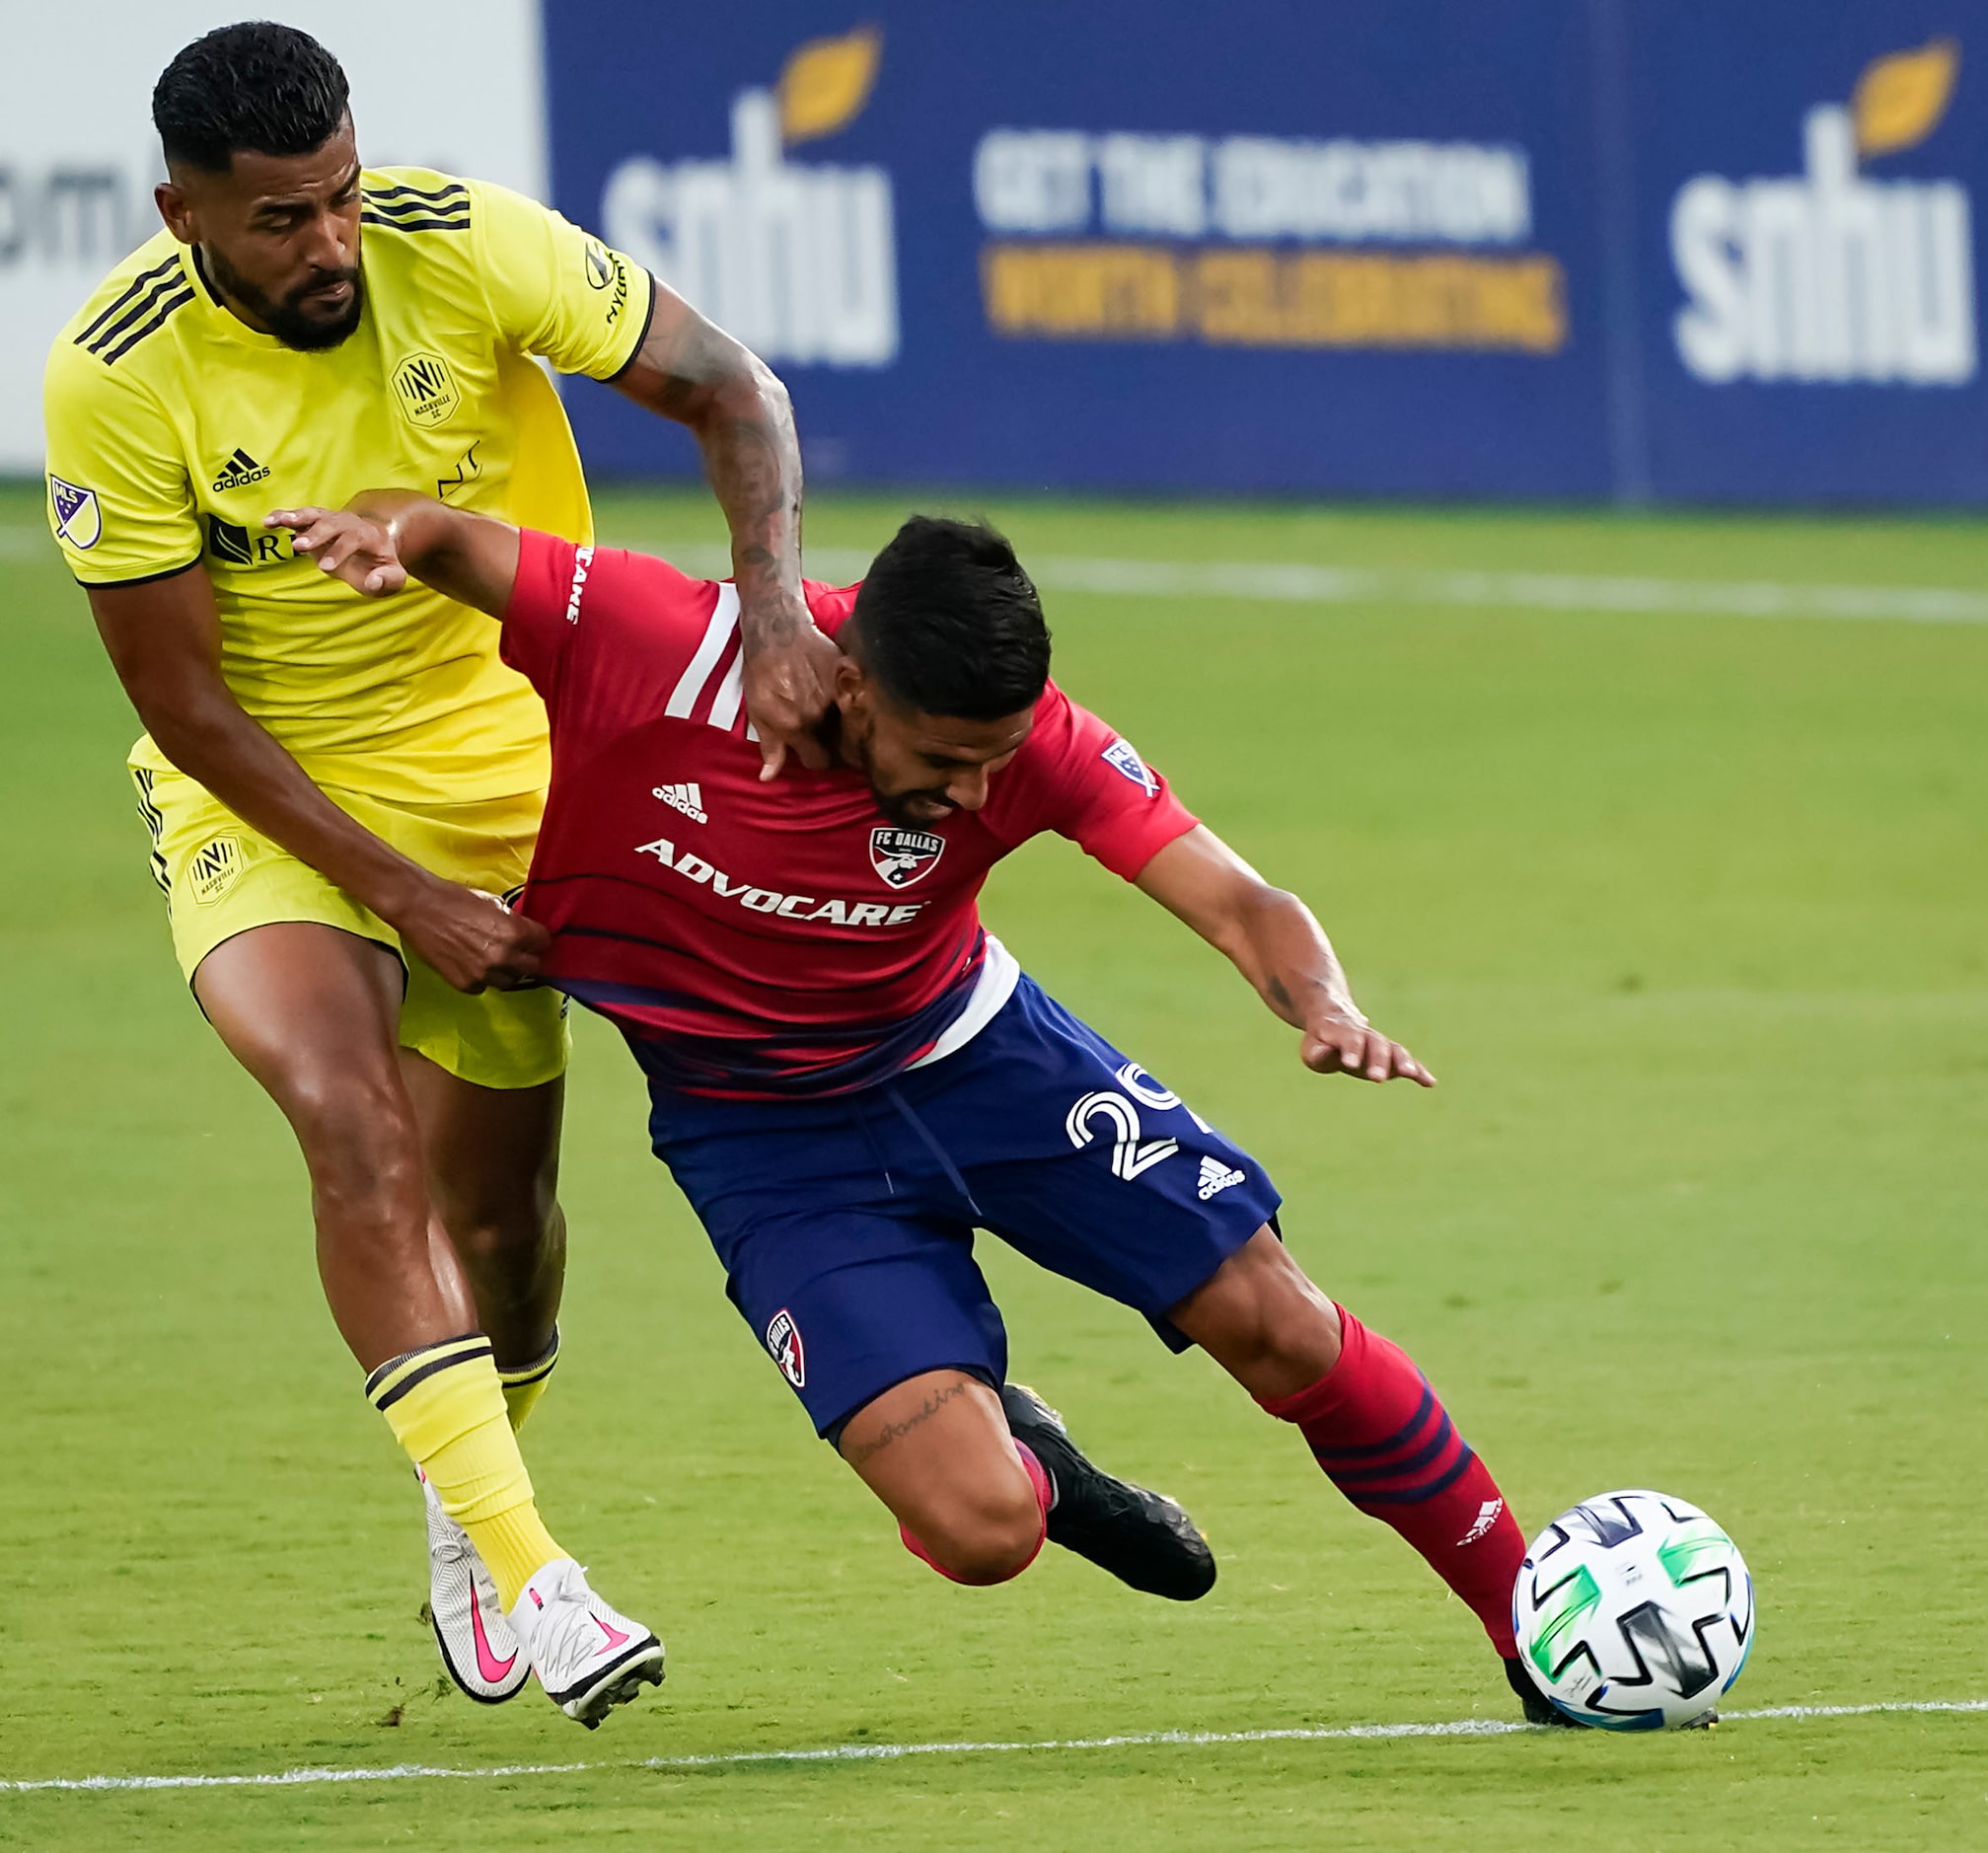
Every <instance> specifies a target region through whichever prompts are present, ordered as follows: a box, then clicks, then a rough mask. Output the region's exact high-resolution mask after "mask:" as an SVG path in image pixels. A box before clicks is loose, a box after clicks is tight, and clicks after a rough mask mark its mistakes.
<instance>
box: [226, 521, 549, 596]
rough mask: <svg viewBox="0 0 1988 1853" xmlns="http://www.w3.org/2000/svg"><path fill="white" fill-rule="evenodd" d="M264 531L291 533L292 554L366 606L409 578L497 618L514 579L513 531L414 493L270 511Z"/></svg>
mask: <svg viewBox="0 0 1988 1853" xmlns="http://www.w3.org/2000/svg"><path fill="white" fill-rule="evenodd" d="M262 525H263V527H265V528H289V529H291V530H293V532H294V535H295V538H294V539H293V540H292V541H291V543H290V545H291V548H292V550H293V551H294V552H296V553H299V554H305V555H308V556H311V557H313V558H315V559H316V560H317V562H318V569H319V570H320V571H321V572H329V573H331V574H333V575H335V576H336V577H337V578H340V579H342V580H344V582H345V583H346V584H347V585H349V586H350V587H351V588H352V590H353V591H355V592H363V593H364V594H365V595H366V596H367V597H368V598H387V597H390V596H391V595H392V594H393V593H396V592H398V591H400V590H401V589H402V588H403V587H404V586H405V584H406V583H407V577H408V575H409V574H410V573H411V574H412V575H413V576H414V577H415V578H416V579H418V580H420V582H421V583H422V584H423V585H428V586H433V587H434V589H435V590H436V591H437V592H440V593H442V594H443V595H444V596H445V597H448V598H452V599H454V600H455V601H456V602H457V603H458V604H460V605H470V606H473V607H475V609H476V610H478V611H479V612H486V613H488V614H489V616H490V617H492V618H501V617H503V615H504V608H505V606H507V605H508V604H509V603H510V602H511V587H512V586H513V585H514V584H515V583H516V582H517V577H518V531H517V529H516V528H514V527H513V526H512V525H511V524H510V523H509V522H508V521H498V520H496V519H494V518H493V517H492V516H489V515H474V514H472V513H470V511H469V510H468V509H466V508H451V507H450V506H449V504H448V503H447V502H438V501H437V500H436V499H435V498H434V497H433V496H432V495H423V494H421V493H420V492H419V491H418V490H415V489H361V490H360V491H359V493H358V494H356V495H355V496H353V497H352V499H351V500H350V501H349V502H347V503H346V504H345V505H344V507H343V508H276V509H271V510H270V512H269V513H268V514H267V515H265V516H264V517H263V520H262Z"/></svg>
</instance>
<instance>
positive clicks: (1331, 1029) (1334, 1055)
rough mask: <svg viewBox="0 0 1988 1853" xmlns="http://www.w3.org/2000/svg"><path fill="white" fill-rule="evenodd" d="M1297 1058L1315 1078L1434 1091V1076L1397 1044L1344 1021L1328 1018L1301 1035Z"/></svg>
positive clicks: (1346, 1019) (1376, 1032)
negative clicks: (1397, 1083)
mask: <svg viewBox="0 0 1988 1853" xmlns="http://www.w3.org/2000/svg"><path fill="white" fill-rule="evenodd" d="M1298 1055H1299V1058H1300V1059H1301V1060H1302V1061H1303V1063H1304V1065H1305V1067H1306V1068H1308V1069H1310V1070H1311V1071H1312V1073H1313V1074H1315V1075H1352V1076H1353V1077H1354V1079H1355V1080H1369V1081H1386V1080H1412V1081H1414V1082H1415V1083H1416V1084H1417V1085H1418V1086H1422V1087H1434V1086H1435V1085H1436V1076H1435V1075H1432V1074H1431V1073H1430V1072H1429V1071H1428V1070H1427V1069H1426V1068H1424V1067H1423V1066H1422V1064H1421V1063H1420V1062H1418V1061H1417V1060H1416V1059H1415V1057H1414V1056H1412V1055H1410V1054H1409V1052H1408V1051H1407V1050H1406V1049H1404V1048H1403V1047H1402V1046H1401V1044H1400V1043H1398V1042H1390V1041H1389V1040H1388V1039H1387V1038H1386V1037H1385V1036H1383V1035H1382V1034H1381V1033H1380V1031H1379V1030H1377V1029H1369V1028H1367V1026H1366V1025H1365V1024H1364V1023H1356V1022H1353V1021H1351V1020H1350V1019H1348V1018H1344V1017H1329V1018H1327V1019H1326V1020H1324V1021H1322V1022H1318V1023H1314V1024H1312V1025H1311V1026H1310V1027H1309V1028H1308V1029H1306V1031H1305V1032H1304V1041H1303V1043H1302V1044H1301V1045H1300V1047H1299V1050H1298Z"/></svg>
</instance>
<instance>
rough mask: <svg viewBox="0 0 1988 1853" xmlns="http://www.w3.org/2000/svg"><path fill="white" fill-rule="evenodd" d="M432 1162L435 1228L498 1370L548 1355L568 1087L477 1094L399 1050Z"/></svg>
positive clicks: (561, 1244) (560, 1238)
mask: <svg viewBox="0 0 1988 1853" xmlns="http://www.w3.org/2000/svg"><path fill="white" fill-rule="evenodd" d="M401 1074H402V1077H403V1079H404V1080H405V1084H406V1089H407V1093H408V1095H409V1097H410V1098H411V1099H412V1101H413V1105H414V1113H415V1117H416V1118H417V1120H418V1121H419V1124H420V1136H421V1142H422V1148H423V1150H424V1153H425V1157H426V1163H427V1175H428V1188H429V1191H430V1194H431V1198H432V1202H433V1210H434V1218H435V1224H436V1226H437V1227H438V1228H439V1229H440V1231H441V1232H442V1233H443V1235H444V1236H445V1237H446V1240H447V1244H448V1245H450V1246H452V1247H453V1249H454V1252H455V1254H456V1256H457V1257H458V1258H459V1259H460V1260H461V1262H462V1265H463V1269H464V1271H465V1272H466V1273H467V1274H468V1276H469V1280H470V1286H471V1288H472V1290H473V1291H474V1293H475V1295H476V1302H477V1311H478V1313H479V1315H480V1317H479V1323H480V1325H481V1327H482V1329H483V1331H485V1332H486V1333H488V1334H489V1338H490V1343H491V1345H492V1346H493V1347H494V1349H495V1351H496V1359H497V1368H498V1369H499V1370H500V1371H502V1370H504V1369H506V1368H510V1367H515V1366H519V1365H525V1364H531V1363H534V1362H536V1361H537V1360H539V1359H541V1358H543V1357H545V1356H546V1354H547V1352H548V1351H549V1350H550V1349H551V1347H552V1332H553V1328H554V1326H555V1324H556V1322H557V1320H558V1316H559V1293H560V1289H561V1288H562V1287H563V1285H564V1283H565V1274H566V1219H565V1213H564V1212H563V1211H562V1210H561V1209H560V1208H559V1203H558V1197H557V1195H556V1192H557V1189H558V1181H559V1126H560V1120H561V1117H562V1115H563V1113H564V1109H565V1082H564V1081H563V1080H554V1081H548V1082H547V1083H546V1084H545V1085H544V1086H542V1087H517V1088H504V1087H479V1086H478V1085H477V1084H476V1083H475V1082H473V1081H466V1080H462V1079H459V1078H458V1077H457V1076H456V1075H450V1074H448V1073H447V1072H446V1071H444V1070H442V1069H440V1068H437V1067H436V1066H435V1064H434V1063H432V1062H430V1061H427V1060H426V1059H425V1058H423V1057H421V1056H418V1055H416V1054H414V1053H413V1051H412V1050H408V1049H403V1050H402V1051H401Z"/></svg>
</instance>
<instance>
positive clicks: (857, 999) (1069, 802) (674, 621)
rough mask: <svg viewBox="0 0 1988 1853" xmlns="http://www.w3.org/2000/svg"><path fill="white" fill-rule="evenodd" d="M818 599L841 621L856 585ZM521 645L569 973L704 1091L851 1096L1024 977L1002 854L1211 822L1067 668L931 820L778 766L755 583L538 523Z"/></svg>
mask: <svg viewBox="0 0 1988 1853" xmlns="http://www.w3.org/2000/svg"><path fill="white" fill-rule="evenodd" d="M806 595H807V601H808V608H809V610H810V611H812V612H813V614H814V617H815V622H816V623H817V624H818V625H820V626H821V628H822V629H823V630H826V631H828V632H829V633H830V634H834V632H835V631H836V630H838V629H840V627H841V626H842V624H843V622H844V621H845V620H846V619H847V616H848V614H849V612H850V610H851V609H852V607H853V605H854V603H855V591H854V588H853V587H850V588H847V589H844V590H835V589H832V588H830V587H827V586H822V585H815V584H813V583H810V584H809V585H808V586H807V587H806ZM503 649H504V657H505V660H506V661H508V662H510V663H511V664H513V665H514V666H515V667H517V668H518V669H520V670H522V671H523V672H524V673H525V675H526V676H527V677H529V678H530V680H531V682H532V685H533V686H534V687H535V688H536V689H537V690H538V691H539V693H540V694H541V695H542V696H544V697H545V701H546V706H547V710H548V712H549V714H550V715H551V719H552V794H551V797H550V799H549V801H548V805H547V810H546V820H545V824H544V826H543V828H542V830H541V832H540V837H539V847H538V853H537V856H536V858H535V859H534V861H533V864H532V877H531V881H530V884H529V885H528V886H527V888H526V890H525V898H524V908H525V911H526V912H527V913H528V914H530V915H531V916H532V917H533V918H534V919H535V920H539V921H542V922H544V923H545V925H546V926H548V927H551V928H552V932H553V934H554V935H555V936H554V938H553V941H552V951H551V953H550V955H549V957H548V960H547V965H546V970H547V973H548V975H549V977H550V978H551V980H552V983H554V984H555V985H557V986H558V987H559V989H560V990H562V991H565V992H567V993H568V994H569V995H571V996H573V997H575V998H578V999H579V1000H580V1001H582V1002H584V1003H587V1004H590V1005H592V1006H593V1007H594V1008H595V1009H597V1010H599V1011H601V1012H602V1013H603V1014H604V1015H606V1016H608V1017H610V1018H612V1019H613V1020H614V1022H616V1023H617V1024H618V1025H619V1026H620V1027H621V1028H622V1030H623V1031H624V1033H625V1034H626V1036H627V1038H628V1041H629V1044H630V1046H631V1047H632V1048H633V1049H634V1052H635V1055H636V1058H637V1060H638V1061H640V1062H641V1064H642V1066H643V1068H644V1069H645V1070H646V1071H647V1072H648V1074H649V1075H650V1077H651V1078H652V1079H653V1080H656V1081H659V1082H661V1083H662V1084H664V1085H666V1086H671V1087H675V1088H678V1089H681V1090H683V1091H686V1092H691V1093H702V1094H711V1095H718V1096H728V1097H737V1098H755V1097H759V1098H775V1097H781V1096H792V1095H807V1094H828V1093H837V1092H843V1091H847V1090H848V1089H851V1088H856V1087H862V1086H867V1085H870V1084H872V1083H874V1082H876V1081H878V1080H881V1079H883V1078H885V1077H886V1076H888V1075H892V1074H895V1073H898V1072H900V1071H902V1070H904V1069H907V1068H910V1067H913V1066H915V1065H917V1064H918V1063H920V1061H922V1060H929V1059H932V1058H933V1057H934V1056H935V1055H938V1054H943V1053H949V1052H950V1051H951V1050H952V1049H954V1048H957V1047H958V1046H960V1044H961V1043H962V1042H964V1041H965V1040H966V1039H967V1037H969V1036H970V1035H972V1034H973V1033H974V1032H975V1031H976V1030H978V1029H979V1028H980V1027H981V1026H982V1025H983V1024H985V1022H986V1021H987V1020H988V1018H989V1017H991V1016H992V1015H993V1014H994V1011H995V1010H997V1009H998V1008H999V1007H1000V1005H1001V1004H1002V1003H1003V1002H1004V1001H1006V999H1007V996H1008V994H1009V993H1010V992H1011V990H1012V989H1013V985H1014V980H1015V967H1014V963H1013V961H1012V960H1011V959H1010V958H1009V957H1008V956H1007V955H1006V954H1005V953H1004V952H1003V951H1001V950H1000V948H999V947H998V946H997V944H996V943H995V942H994V940H992V939H991V938H989V937H988V935H987V934H986V933H985V932H984V931H983V930H982V928H981V924H980V913H979V909H978V907H977V905H976V901H977V897H978V896H979V894H980V890H981V885H982V883H983V882H984V881H985V880H986V879H987V873H988V870H989V869H990V868H992V867H993V866H994V863H995V862H997V861H998V860H999V859H1000V858H1001V857H1002V856H1003V855H1006V854H1007V853H1008V852H1009V851H1011V850H1014V849H1016V848H1017V847H1019V846H1020V845H1021V844H1022V843H1024V842H1026V841H1027V840H1028V839H1029V838H1030V837H1033V836H1035V835H1037V834H1038V833H1039V832H1042V831H1046V830H1053V831H1056V832H1058V833H1059V834H1061V835H1063V836H1066V837H1069V838H1071V839H1072V840H1073V841H1075V842H1076V843H1078V844H1079V845H1081V846H1082V848H1083V849H1084V850H1086V851H1087V852H1089V853H1090V854H1091V855H1093V856H1095V857H1096V858H1097V859H1098V860H1099V861H1100V862H1102V863H1103V864H1104V865H1105V866H1106V867H1107V868H1109V869H1112V870H1113V871H1114V872H1115V873H1117V874H1119V875H1122V876H1124V877H1125V878H1126V879H1127V880H1131V879H1132V878H1133V877H1135V876H1136V875H1138V873H1139V872H1140V870H1141V869H1142V868H1143V867H1144V866H1145V864H1146V863H1147V862H1148V861H1149V860H1151V858H1152V856H1153V854H1154V853H1155V852H1157V851H1158V850H1160V849H1161V848H1163V847H1164V846H1165V845H1166V844H1168V843H1170V842H1172V841H1173V840H1174V839H1175V838H1176V837H1179V836H1181V835H1183V834H1184V833H1185V832H1187V831H1189V830H1191V829H1193V828H1194V826H1195V819H1194V818H1193V817H1192V816H1191V815H1190V814H1189V813H1188V812H1187V811H1186V810H1185V809H1184V808H1183V807H1182V806H1181V805H1180V803H1179V802H1178V801H1177V800H1176V799H1175V798H1174V796H1173V794H1172V792H1171V791H1169V790H1168V788H1167V785H1166V782H1165V780H1164V779H1163V778H1160V777H1159V775H1158V774H1156V773H1154V772H1152V771H1150V770H1148V768H1147V767H1146V766H1145V765H1144V763H1143V762H1142V761H1141V759H1140V756H1139V755H1138V753H1136V752H1135V751H1134V750H1133V748H1132V746H1131V744H1130V743H1129V742H1127V741H1125V740H1123V739H1121V738H1120V737H1119V736H1118V735H1117V734H1115V733H1114V732H1113V731H1112V730H1111V729H1110V728H1109V727H1108V726H1106V725H1105V723H1104V722H1103V721H1101V720H1099V719H1098V718H1097V717H1096V716H1095V715H1093V714H1089V713H1086V712H1085V711H1084V709H1082V708H1081V707H1078V706H1077V705H1076V704H1074V703H1072V702H1071V701H1070V700H1069V698H1068V696H1066V695H1065V694H1064V693H1063V692H1062V690H1060V689H1058V688H1057V687H1056V686H1055V684H1054V683H1052V684H1051V685H1050V687H1049V688H1048V689H1047V690H1046V691H1045V692H1044V694H1043V697H1042V700H1041V702H1040V703H1039V704H1038V705H1037V708H1036V715H1035V726H1034V730H1033V731H1032V732H1031V733H1030V735H1029V737H1028V739H1027V741H1026V742H1025V743H1024V745H1023V746H1022V748H1021V750H1020V752H1018V753H1017V754H1016V755H1015V757H1014V759H1013V760H1012V761H1011V762H1010V763H1009V764H1008V765H1007V766H1006V767H1005V768H1004V769H1003V770H1002V771H1000V772H998V773H996V774H995V775H994V778H993V780H992V783H991V787H990V794H989V798H988V802H987V804H986V806H985V807H984V808H983V809H982V810H980V811H978V812H971V813H970V812H966V811H956V812H954V813H953V814H952V815H951V816H950V817H948V818H946V819H945V820H944V821H943V822H941V823H938V824H936V825H934V826H932V827H931V828H930V829H928V830H908V829H902V828H900V827H899V826H897V825H895V824H892V823H890V822H889V821H888V820H887V819H886V818H885V817H883V815H882V814H881V813H880V812H879V811H878V809H877V806H876V800H875V798H874V797H873V795H872V794H871V791H870V787H869V781H868V780H867V778H864V776H863V775H862V774H861V773H859V772H854V771H846V770H840V769H838V770H831V771H829V772H826V773H811V772H808V771H807V770H805V769H804V768H800V767H798V766H797V765H796V764H795V763H794V762H792V761H789V762H788V766H787V770H786V771H785V772H784V773H783V774H782V775H781V776H780V778H777V779H776V780H774V781H773V783H771V784H765V783H762V782H761V780H760V776H759V774H760V764H761V761H760V750H759V747H758V746H757V745H756V744H755V742H754V741H753V739H752V738H751V737H750V736H749V734H748V731H747V723H746V716H745V714H744V712H743V704H742V702H741V690H742V678H743V671H744V659H743V657H742V655H741V651H740V643H739V633H738V593H737V591H736V589H735V588H734V587H733V586H731V585H730V584H722V585H720V584H713V583H712V582H710V581H708V580H699V579H691V578H687V577H685V575H684V574H682V573H680V572H678V571H677V570H676V569H675V568H674V567H672V566H669V565H667V564H665V563H664V562H663V561H662V560H660V559H652V558H648V557H646V556H642V555H639V554H626V553H620V552H595V551H594V550H592V549H590V548H585V547H580V548H575V547H573V546H572V545H571V544H569V543H566V542H562V541H558V540H554V539H552V537H550V536H548V535H544V534H534V533H530V532H528V533H526V534H525V535H524V537H523V547H522V552H521V554H520V557H519V562H518V577H517V583H516V585H515V586H514V588H513V590H512V594H511V602H510V605H509V608H508V610H507V611H506V613H505V616H504V625H503Z"/></svg>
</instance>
